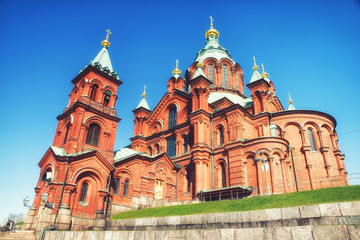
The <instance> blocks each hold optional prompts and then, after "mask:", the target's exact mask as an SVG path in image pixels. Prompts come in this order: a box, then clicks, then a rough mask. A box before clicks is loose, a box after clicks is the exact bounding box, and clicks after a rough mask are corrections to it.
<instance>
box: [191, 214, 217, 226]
mask: <svg viewBox="0 0 360 240" xmlns="http://www.w3.org/2000/svg"><path fill="white" fill-rule="evenodd" d="M214 218H215V217H214ZM190 223H191V224H202V223H203V216H202V215H190Z"/></svg>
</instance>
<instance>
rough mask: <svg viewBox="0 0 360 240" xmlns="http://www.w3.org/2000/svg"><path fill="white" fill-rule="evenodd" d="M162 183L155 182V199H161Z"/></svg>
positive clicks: (159, 181)
mask: <svg viewBox="0 0 360 240" xmlns="http://www.w3.org/2000/svg"><path fill="white" fill-rule="evenodd" d="M163 185H164V182H163V181H161V180H155V196H154V197H155V199H162V198H163V191H164V187H163Z"/></svg>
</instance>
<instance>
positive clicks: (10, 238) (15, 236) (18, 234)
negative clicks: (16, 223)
mask: <svg viewBox="0 0 360 240" xmlns="http://www.w3.org/2000/svg"><path fill="white" fill-rule="evenodd" d="M0 239H1V240H2V239H7V240H20V239H24V240H36V236H35V232H34V231H15V232H2V233H0Z"/></svg>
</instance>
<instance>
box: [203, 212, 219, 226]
mask: <svg viewBox="0 0 360 240" xmlns="http://www.w3.org/2000/svg"><path fill="white" fill-rule="evenodd" d="M202 219H203V223H204V224H209V223H216V215H215V214H204V215H202Z"/></svg>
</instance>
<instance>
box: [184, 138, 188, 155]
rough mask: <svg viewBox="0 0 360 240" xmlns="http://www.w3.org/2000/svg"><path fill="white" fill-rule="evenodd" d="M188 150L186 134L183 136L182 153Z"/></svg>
mask: <svg viewBox="0 0 360 240" xmlns="http://www.w3.org/2000/svg"><path fill="white" fill-rule="evenodd" d="M187 152H188V136H186V135H185V136H184V153H187Z"/></svg>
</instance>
